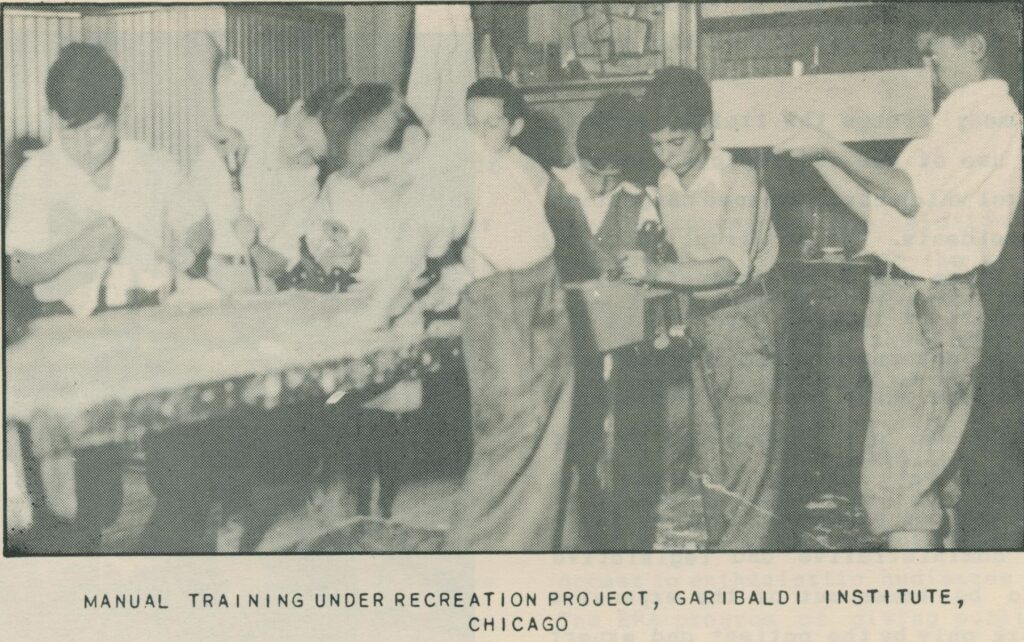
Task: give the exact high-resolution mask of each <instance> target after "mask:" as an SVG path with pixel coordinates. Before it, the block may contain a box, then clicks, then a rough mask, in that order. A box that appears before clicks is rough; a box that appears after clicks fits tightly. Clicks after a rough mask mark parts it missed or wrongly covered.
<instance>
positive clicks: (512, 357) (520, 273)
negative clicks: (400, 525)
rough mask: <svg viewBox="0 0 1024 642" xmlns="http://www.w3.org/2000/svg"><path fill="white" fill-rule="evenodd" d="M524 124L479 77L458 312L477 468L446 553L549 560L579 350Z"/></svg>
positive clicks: (503, 88)
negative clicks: (516, 554) (518, 142)
mask: <svg viewBox="0 0 1024 642" xmlns="http://www.w3.org/2000/svg"><path fill="white" fill-rule="evenodd" d="M524 114H525V106H524V101H523V98H522V94H520V93H519V91H518V90H517V89H516V88H515V87H513V86H512V85H511V84H510V83H508V82H507V81H505V80H501V79H496V78H484V79H481V80H478V81H477V82H476V83H474V84H473V85H472V86H470V88H469V90H468V91H467V93H466V117H467V124H468V125H469V129H470V131H471V132H472V134H473V135H474V138H475V143H476V150H477V153H476V155H475V156H474V166H473V172H474V174H475V175H474V177H473V178H474V187H475V190H474V200H473V206H474V212H473V223H472V228H471V229H470V232H469V237H468V240H467V242H466V248H465V251H464V253H463V262H464V265H465V267H466V269H467V270H468V272H469V275H470V278H471V282H470V284H469V286H468V287H467V288H466V289H465V290H464V291H463V293H462V299H461V303H460V307H459V313H460V317H461V319H462V324H463V340H462V341H463V353H464V355H465V361H466V370H467V373H468V376H469V389H470V400H471V405H472V423H473V457H472V461H471V463H470V466H469V470H468V471H467V473H466V477H465V480H464V482H463V486H462V490H461V492H460V495H459V497H458V500H457V502H456V512H455V515H454V519H453V525H452V529H451V531H450V532H449V536H448V541H447V544H446V547H447V548H448V549H449V550H478V551H480V550H483V551H487V550H490V551H507V550H533V551H547V550H556V549H558V548H560V547H562V546H564V545H566V539H567V537H568V536H567V535H566V534H565V533H563V524H564V521H565V519H566V512H567V510H568V507H567V499H568V494H567V493H566V488H565V487H566V482H567V479H566V475H565V471H566V466H565V459H566V447H567V441H568V437H569V423H570V409H571V404H572V397H573V362H572V341H571V338H570V334H569V319H568V315H567V313H566V310H565V294H564V292H563V291H562V286H561V282H560V280H559V278H558V273H557V271H556V268H555V262H554V260H553V258H552V251H553V250H554V246H555V241H554V237H553V235H552V233H551V229H550V228H549V227H548V223H547V220H546V217H545V211H544V203H545V198H546V195H547V189H548V183H549V179H548V174H547V173H546V172H545V171H544V170H543V169H542V168H541V167H540V166H539V165H537V164H536V163H535V162H533V161H531V160H530V159H528V158H527V157H526V156H525V155H523V154H522V152H520V151H519V150H518V149H516V148H515V147H513V146H512V139H513V138H515V137H516V136H517V135H518V134H519V133H520V132H521V131H522V129H523V125H524V120H523V117H524Z"/></svg>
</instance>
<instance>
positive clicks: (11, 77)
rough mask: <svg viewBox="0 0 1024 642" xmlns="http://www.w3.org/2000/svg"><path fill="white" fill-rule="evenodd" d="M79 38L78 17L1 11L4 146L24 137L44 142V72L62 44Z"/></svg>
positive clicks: (47, 130) (47, 121) (47, 126)
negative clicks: (2, 28)
mask: <svg viewBox="0 0 1024 642" xmlns="http://www.w3.org/2000/svg"><path fill="white" fill-rule="evenodd" d="M81 39H82V20H81V16H79V15H78V14H76V13H70V12H57V11H37V10H32V11H26V10H19V9H5V10H4V145H5V147H6V145H7V143H8V142H10V141H11V140H14V139H16V138H22V137H26V136H31V137H36V138H40V139H42V140H43V141H47V140H49V138H50V116H49V112H48V110H47V108H46V72H47V70H48V69H49V68H50V65H51V64H53V61H54V60H56V58H57V52H58V51H59V50H60V48H61V47H62V46H63V45H66V44H67V43H69V42H74V41H76V40H81Z"/></svg>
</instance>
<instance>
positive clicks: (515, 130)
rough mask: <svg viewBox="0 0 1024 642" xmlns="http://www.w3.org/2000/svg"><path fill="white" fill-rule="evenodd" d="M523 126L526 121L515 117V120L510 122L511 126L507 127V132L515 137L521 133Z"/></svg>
mask: <svg viewBox="0 0 1024 642" xmlns="http://www.w3.org/2000/svg"><path fill="white" fill-rule="evenodd" d="M524 127H526V121H525V120H523V119H522V118H516V121H515V122H514V123H512V128H511V129H509V131H508V133H509V135H510V136H511V137H512V138H515V137H516V136H518V135H519V134H522V133H523V128H524Z"/></svg>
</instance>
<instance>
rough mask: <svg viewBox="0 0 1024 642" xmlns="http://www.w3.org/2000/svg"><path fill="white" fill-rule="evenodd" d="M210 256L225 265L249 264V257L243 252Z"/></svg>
mask: <svg viewBox="0 0 1024 642" xmlns="http://www.w3.org/2000/svg"><path fill="white" fill-rule="evenodd" d="M210 258H211V259H213V260H214V261H217V262H219V263H225V264H227V265H249V257H248V256H245V255H244V254H213V255H211V256H210Z"/></svg>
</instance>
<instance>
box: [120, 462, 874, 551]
mask: <svg viewBox="0 0 1024 642" xmlns="http://www.w3.org/2000/svg"><path fill="white" fill-rule="evenodd" d="M124 480H125V500H124V502H125V503H124V510H123V511H122V514H121V516H120V518H119V519H118V521H117V522H116V523H115V524H114V525H113V526H112V527H111V528H109V529H108V530H107V531H105V532H104V534H103V542H102V550H103V552H108V553H131V552H135V551H137V548H138V538H139V535H140V533H141V531H142V527H143V525H144V524H145V523H146V520H147V519H148V517H149V514H150V511H152V508H153V497H152V496H151V495H150V493H149V490H148V488H147V487H146V482H145V478H144V475H143V472H142V469H141V467H140V466H139V465H132V466H129V468H128V470H127V471H126V473H125V475H124ZM456 490H457V483H456V481H455V480H453V479H422V480H417V481H413V482H410V483H407V484H405V485H403V486H402V487H401V488H400V489H399V492H398V495H397V497H396V499H395V503H394V507H393V510H392V517H391V518H390V519H383V518H382V517H380V515H375V516H372V517H369V518H366V517H356V516H355V514H354V511H352V510H349V509H345V508H341V509H338V510H334V511H330V510H327V509H326V508H325V507H327V506H344V501H343V500H341V499H340V498H339V497H338V495H337V494H336V493H333V492H332V491H330V490H327V491H320V492H319V493H316V494H309V499H308V500H307V502H306V505H305V506H304V507H301V508H298V509H295V508H294V505H295V501H294V499H295V496H296V495H297V494H299V493H303V492H306V491H305V490H304V489H298V488H290V487H276V488H273V487H261V488H257V489H256V492H255V497H256V501H255V504H256V505H258V506H261V507H262V508H263V509H264V510H266V511H268V512H269V513H271V514H274V513H276V515H275V516H274V517H273V519H272V520H271V521H272V522H273V525H272V526H271V528H270V530H268V532H267V533H266V535H265V536H264V538H263V541H262V544H261V548H262V549H266V550H278V551H280V550H285V551H303V552H304V551H360V552H373V551H395V550H406V551H407V550H416V551H431V550H437V548H438V547H439V545H440V542H441V540H442V537H443V533H444V531H445V529H446V527H447V524H448V520H449V518H450V514H451V508H452V498H453V497H454V494H455V492H456ZM712 492H713V490H712ZM701 501H702V500H701V492H700V488H699V487H698V486H697V485H696V484H694V485H692V486H691V487H689V488H687V489H684V490H680V491H678V492H675V493H672V494H668V495H665V496H663V497H662V500H661V506H660V509H659V523H658V536H657V543H656V544H655V549H656V550H676V551H698V550H704V549H705V548H706V534H705V531H704V528H703V524H702V517H701ZM780 520H782V522H783V523H785V524H786V526H787V527H788V531H789V532H791V533H793V534H795V539H794V540H793V542H794V544H793V545H794V548H795V549H796V550H864V549H877V548H880V542H879V541H878V540H877V539H875V538H873V537H872V536H871V535H870V533H869V531H868V529H867V525H866V521H865V518H864V513H863V510H862V509H861V508H860V507H859V506H858V505H857V503H856V502H855V501H852V500H850V499H849V498H847V497H845V496H843V495H842V494H838V493H830V492H822V493H818V494H816V495H815V496H814V497H813V499H812V500H811V501H807V502H802V503H801V505H800V506H799V507H798V509H797V510H796V511H794V516H793V517H790V518H786V517H783V516H780ZM222 536H223V534H222ZM213 541H214V539H213V534H212V533H211V545H212V542H213Z"/></svg>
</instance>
